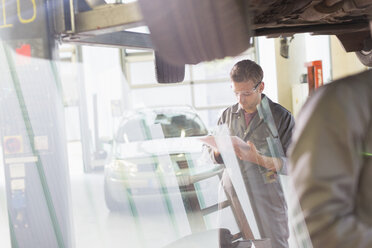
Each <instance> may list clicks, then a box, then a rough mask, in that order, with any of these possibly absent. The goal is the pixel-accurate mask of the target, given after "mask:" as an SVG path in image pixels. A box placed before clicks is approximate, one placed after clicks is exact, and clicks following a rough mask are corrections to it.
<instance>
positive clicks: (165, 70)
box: [155, 52, 185, 84]
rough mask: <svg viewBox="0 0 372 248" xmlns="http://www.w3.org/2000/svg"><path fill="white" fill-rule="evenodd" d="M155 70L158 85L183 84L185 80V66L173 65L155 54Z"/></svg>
mask: <svg viewBox="0 0 372 248" xmlns="http://www.w3.org/2000/svg"><path fill="white" fill-rule="evenodd" d="M155 70H156V79H157V80H158V83H161V84H169V83H178V82H182V81H183V79H184V78H185V65H172V64H170V63H168V62H167V61H165V60H164V59H163V58H161V57H160V56H159V54H158V53H157V52H155Z"/></svg>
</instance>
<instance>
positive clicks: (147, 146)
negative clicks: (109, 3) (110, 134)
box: [115, 137, 203, 159]
mask: <svg viewBox="0 0 372 248" xmlns="http://www.w3.org/2000/svg"><path fill="white" fill-rule="evenodd" d="M199 138H200V137H188V138H169V139H157V140H147V141H140V142H132V143H117V144H116V146H115V157H116V158H118V159H127V158H139V157H148V156H154V155H156V156H159V155H169V154H178V153H200V152H201V151H202V146H203V143H202V142H201V141H200V140H199Z"/></svg>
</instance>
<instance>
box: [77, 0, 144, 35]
mask: <svg viewBox="0 0 372 248" xmlns="http://www.w3.org/2000/svg"><path fill="white" fill-rule="evenodd" d="M142 20H143V18H142V14H141V12H140V8H139V6H138V4H137V3H136V2H134V3H127V4H105V5H100V6H97V7H96V8H94V9H93V10H89V11H84V12H79V13H76V14H75V34H81V33H89V34H94V35H98V34H102V33H108V32H113V29H114V30H115V29H116V30H117V31H118V30H124V29H128V28H133V27H138V26H141V25H144V23H143V22H142Z"/></svg>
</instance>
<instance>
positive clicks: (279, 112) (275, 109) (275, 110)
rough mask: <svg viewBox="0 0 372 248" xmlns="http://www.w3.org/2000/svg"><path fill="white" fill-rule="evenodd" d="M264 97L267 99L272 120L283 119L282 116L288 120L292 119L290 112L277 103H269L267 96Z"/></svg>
mask: <svg viewBox="0 0 372 248" xmlns="http://www.w3.org/2000/svg"><path fill="white" fill-rule="evenodd" d="M265 97H266V98H267V100H268V102H269V106H270V109H271V112H272V114H273V116H274V119H277V118H278V117H280V118H283V116H286V117H288V118H293V116H292V114H291V112H289V110H288V109H286V108H285V107H283V106H282V105H280V104H279V103H276V102H273V101H271V99H270V98H268V97H267V96H265Z"/></svg>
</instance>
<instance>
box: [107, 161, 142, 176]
mask: <svg viewBox="0 0 372 248" xmlns="http://www.w3.org/2000/svg"><path fill="white" fill-rule="evenodd" d="M111 169H112V170H113V171H114V172H116V173H120V172H123V173H128V172H130V173H135V172H137V171H138V168H137V165H136V164H134V163H131V162H128V161H123V160H115V161H114V162H113V163H112V164H111Z"/></svg>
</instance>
